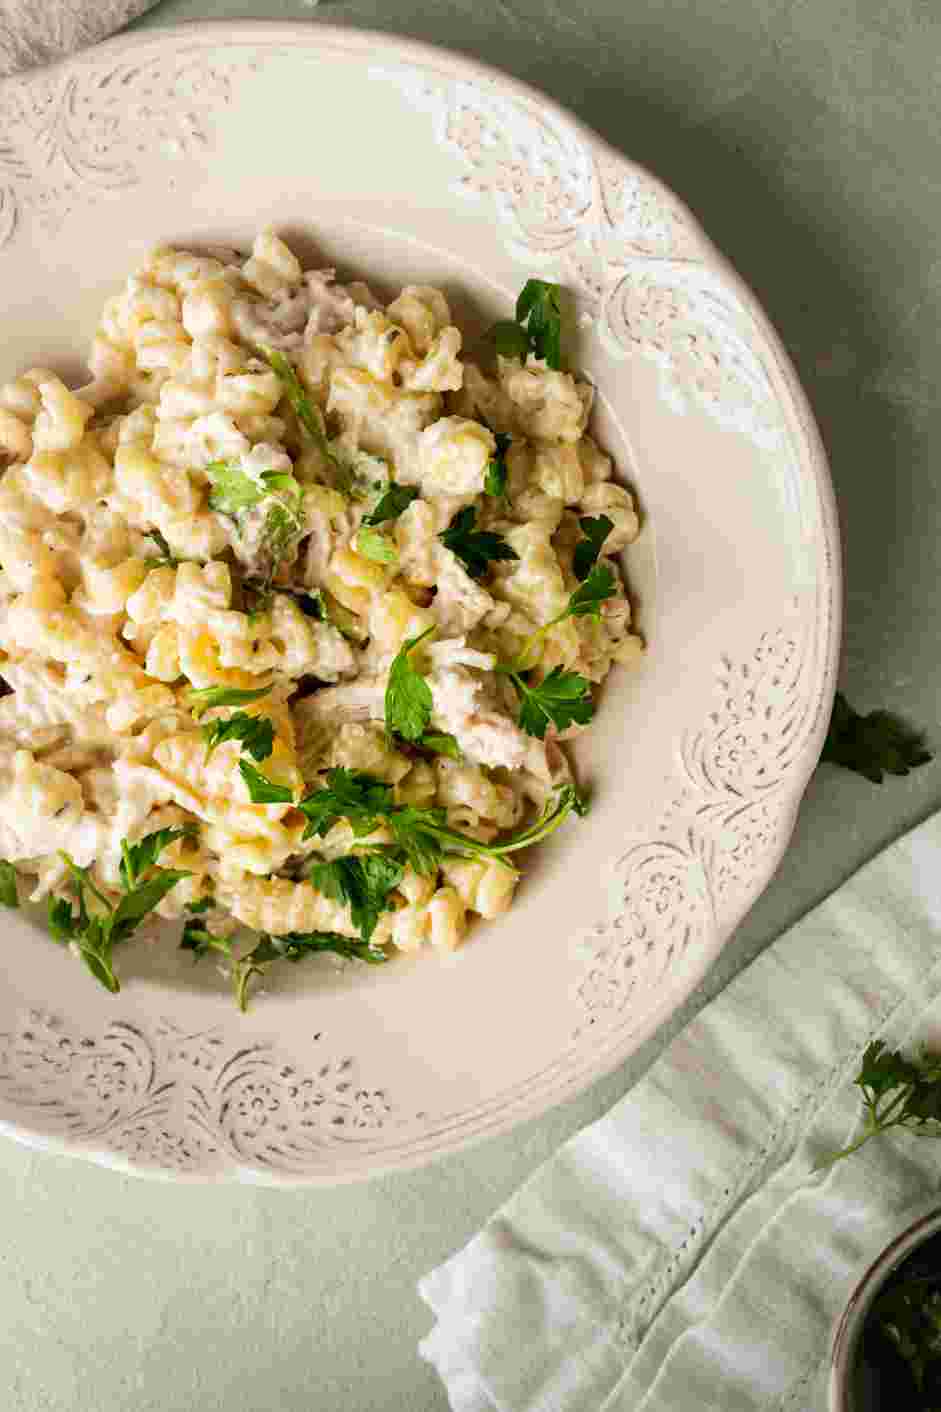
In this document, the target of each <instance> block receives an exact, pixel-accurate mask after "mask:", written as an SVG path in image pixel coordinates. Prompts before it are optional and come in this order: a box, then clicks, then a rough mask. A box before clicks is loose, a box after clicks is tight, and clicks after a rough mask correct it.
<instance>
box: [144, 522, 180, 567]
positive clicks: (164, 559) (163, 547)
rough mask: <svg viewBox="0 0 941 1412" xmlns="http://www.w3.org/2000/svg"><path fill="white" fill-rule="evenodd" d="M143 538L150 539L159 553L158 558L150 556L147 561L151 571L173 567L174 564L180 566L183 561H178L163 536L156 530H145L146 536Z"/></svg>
mask: <svg viewBox="0 0 941 1412" xmlns="http://www.w3.org/2000/svg"><path fill="white" fill-rule="evenodd" d="M144 537H145V538H146V539H152V540H153V542H154V544H155V545H156V546H157V548H158V549H159V551H160V555H159V558H158V557H156V556H155V555H151V556H150V557H149V558H148V559H147V563H148V564H149V565H150V567H151V568H152V569H159V568H162V567H164V566H166V565H169V566H173V565H176V564H182V562H183V560H182V559H178V558H177V557H176V555H175V554H174V553H173V550H172V549H171V548H170V546H169V544H168V543H167V541H166V540H165V539H164V537H163V535H162V534H161V533H160V531H159V530H158V529H151V530H147V532H146V535H145V536H144Z"/></svg>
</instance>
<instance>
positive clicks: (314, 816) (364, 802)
mask: <svg viewBox="0 0 941 1412" xmlns="http://www.w3.org/2000/svg"><path fill="white" fill-rule="evenodd" d="M392 803H393V801H392V786H391V785H388V784H385V783H384V782H383V781H382V780H378V779H376V778H375V776H374V775H369V774H366V772H365V771H364V770H347V769H344V768H343V767H342V766H340V767H338V768H337V769H335V770H328V771H327V775H326V786H325V787H324V788H323V789H317V790H315V791H314V793H313V794H309V795H308V796H307V798H306V799H302V800H301V802H300V803H299V804H298V806H297V807H298V809H300V811H301V813H302V814H304V815H305V816H306V818H307V827H306V828H305V830H304V837H305V838H312V837H314V836H316V837H317V838H323V837H324V835H325V834H327V833H329V832H330V830H331V829H332V828H333V826H334V824H335V823H337V821H338V820H339V819H348V820H349V822H350V824H351V825H352V827H353V832H354V833H355V834H356V835H357V837H363V836H364V835H365V834H368V833H372V831H373V829H374V828H375V827H376V824H377V822H378V820H379V818H380V817H381V816H382V815H384V814H387V813H388V812H389V810H390V809H391V808H392Z"/></svg>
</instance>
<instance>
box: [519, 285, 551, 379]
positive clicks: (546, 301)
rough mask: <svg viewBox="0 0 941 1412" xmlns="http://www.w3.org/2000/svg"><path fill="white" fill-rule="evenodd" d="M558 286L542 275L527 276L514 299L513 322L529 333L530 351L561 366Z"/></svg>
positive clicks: (549, 362)
mask: <svg viewBox="0 0 941 1412" xmlns="http://www.w3.org/2000/svg"><path fill="white" fill-rule="evenodd" d="M561 294H562V290H561V289H560V287H559V286H558V285H557V284H547V282H546V281H545V280H543V279H528V280H527V281H526V283H525V284H524V285H523V288H522V289H521V290H520V293H519V298H518V299H517V301H516V322H517V323H518V324H519V325H520V327H521V328H525V330H526V332H527V333H528V334H529V342H530V347H531V348H532V351H533V352H534V353H535V355H536V357H537V358H544V359H545V360H546V362H547V363H548V364H549V367H550V368H555V369H558V368H561V366H562V309H561V306H560V304H559V299H560V296H561Z"/></svg>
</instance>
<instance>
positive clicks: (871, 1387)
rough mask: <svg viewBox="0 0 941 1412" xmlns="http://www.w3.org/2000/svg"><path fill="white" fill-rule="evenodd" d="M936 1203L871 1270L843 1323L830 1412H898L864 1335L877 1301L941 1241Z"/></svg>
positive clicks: (833, 1362)
mask: <svg viewBox="0 0 941 1412" xmlns="http://www.w3.org/2000/svg"><path fill="white" fill-rule="evenodd" d="M937 1203H938V1198H937V1197H934V1198H932V1202H931V1204H930V1206H925V1207H924V1208H923V1209H922V1211H921V1213H920V1214H919V1215H918V1217H917V1219H916V1220H915V1221H913V1222H912V1224H911V1225H910V1226H907V1227H906V1228H905V1230H904V1231H902V1233H901V1235H897V1236H896V1237H895V1239H894V1240H893V1241H891V1242H890V1243H889V1244H888V1245H887V1246H886V1247H885V1249H884V1250H883V1251H882V1253H881V1254H880V1255H878V1256H877V1257H876V1259H875V1260H874V1261H873V1262H872V1264H871V1265H870V1266H869V1268H868V1270H867V1271H866V1273H865V1274H864V1275H863V1277H862V1279H861V1280H860V1281H859V1283H858V1284H857V1285H856V1286H855V1288H854V1289H853V1292H852V1294H851V1295H850V1297H849V1301H848V1302H847V1305H846V1308H845V1309H844V1310H843V1313H842V1314H841V1315H840V1318H839V1319H838V1320H837V1324H836V1329H835V1330H834V1334H833V1346H832V1350H831V1358H830V1412H898V1403H897V1401H895V1403H894V1405H892V1404H891V1403H890V1402H889V1401H888V1400H887V1399H886V1398H885V1397H882V1396H881V1395H880V1393H881V1387H880V1380H879V1376H878V1373H877V1371H876V1370H875V1369H874V1368H873V1367H872V1366H871V1365H870V1364H869V1363H868V1362H867V1360H866V1358H865V1357H864V1349H863V1332H864V1330H865V1327H866V1321H867V1319H868V1318H869V1313H870V1310H871V1309H872V1306H873V1302H874V1301H875V1299H876V1298H877V1296H878V1295H879V1294H880V1293H881V1292H882V1290H883V1289H884V1288H885V1285H886V1284H887V1283H888V1281H889V1280H890V1279H891V1278H892V1276H893V1275H894V1274H895V1272H896V1271H897V1270H898V1268H899V1266H900V1265H902V1264H903V1263H904V1262H905V1261H906V1260H908V1259H909V1257H910V1256H912V1255H914V1254H915V1252H916V1251H917V1250H918V1249H919V1247H920V1246H922V1245H924V1244H926V1242H927V1241H929V1240H931V1239H932V1238H933V1237H934V1236H938V1235H941V1207H939V1206H938V1204H937Z"/></svg>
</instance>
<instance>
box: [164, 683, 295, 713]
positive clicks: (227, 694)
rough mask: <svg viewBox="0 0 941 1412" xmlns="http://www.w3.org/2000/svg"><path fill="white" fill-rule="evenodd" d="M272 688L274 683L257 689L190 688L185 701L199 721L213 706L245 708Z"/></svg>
mask: <svg viewBox="0 0 941 1412" xmlns="http://www.w3.org/2000/svg"><path fill="white" fill-rule="evenodd" d="M273 686H274V682H269V683H268V685H267V686H259V687H257V688H252V687H240V686H202V687H199V688H196V687H191V688H190V690H189V691H188V692H187V695H186V701H187V705H188V706H189V708H190V710H191V711H192V713H193V715H194V716H195V717H196V719H197V720H199V718H200V716H202V715H203V714H204V712H206V711H211V710H212V708H213V707H214V706H245V705H247V704H248V702H249V701H258V700H260V699H261V697H262V696H267V695H268V693H269V692H270V691H271V688H272V687H273Z"/></svg>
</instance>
